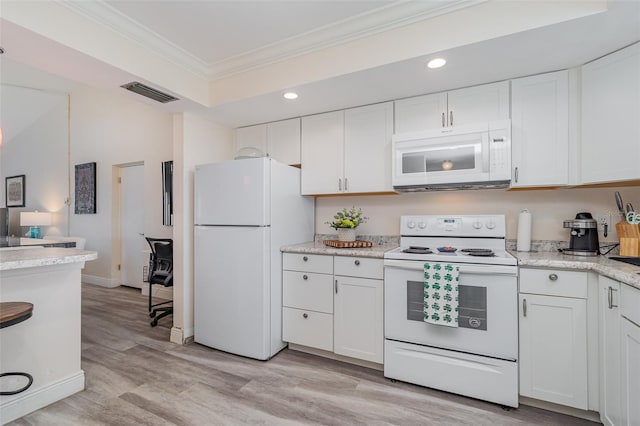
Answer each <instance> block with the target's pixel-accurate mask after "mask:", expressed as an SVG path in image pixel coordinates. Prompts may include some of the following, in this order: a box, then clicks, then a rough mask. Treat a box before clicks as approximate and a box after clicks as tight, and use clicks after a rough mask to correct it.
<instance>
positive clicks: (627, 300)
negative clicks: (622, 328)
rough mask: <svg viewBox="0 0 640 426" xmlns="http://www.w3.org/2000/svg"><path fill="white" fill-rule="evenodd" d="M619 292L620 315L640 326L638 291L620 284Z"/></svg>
mask: <svg viewBox="0 0 640 426" xmlns="http://www.w3.org/2000/svg"><path fill="white" fill-rule="evenodd" d="M620 292H621V295H620V296H621V297H620V313H621V314H622V315H624V316H625V317H626V318H627V319H629V320H631V321H633V322H635V323H636V325H639V326H640V290H638V289H636V288H633V287H631V286H630V285H627V284H622V285H621V286H620Z"/></svg>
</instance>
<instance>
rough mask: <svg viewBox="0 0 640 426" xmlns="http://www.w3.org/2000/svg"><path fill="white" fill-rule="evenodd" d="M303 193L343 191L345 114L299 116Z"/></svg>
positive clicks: (331, 113) (340, 112) (342, 112)
mask: <svg viewBox="0 0 640 426" xmlns="http://www.w3.org/2000/svg"><path fill="white" fill-rule="evenodd" d="M301 145H302V146H301V150H302V170H301V178H302V194H304V195H308V194H336V193H339V192H342V188H343V182H342V179H343V177H342V175H343V171H344V167H343V161H344V159H343V151H344V111H334V112H327V113H325V114H317V115H310V116H308V117H302V143H301Z"/></svg>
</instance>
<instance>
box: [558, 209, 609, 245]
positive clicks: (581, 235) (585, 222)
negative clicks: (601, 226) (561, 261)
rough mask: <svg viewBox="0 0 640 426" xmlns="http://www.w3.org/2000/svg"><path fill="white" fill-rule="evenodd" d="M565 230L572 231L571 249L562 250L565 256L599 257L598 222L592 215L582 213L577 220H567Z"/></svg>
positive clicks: (564, 223) (564, 225) (564, 224)
mask: <svg viewBox="0 0 640 426" xmlns="http://www.w3.org/2000/svg"><path fill="white" fill-rule="evenodd" d="M562 225H563V227H564V228H570V229H571V238H570V239H569V248H566V249H564V250H562V252H563V253H565V254H573V255H577V256H597V255H598V254H600V250H599V248H600V243H599V242H598V222H596V220H595V219H594V218H593V216H591V213H587V212H582V213H578V214H577V215H576V218H575V219H571V220H565V221H564V222H563V224H562Z"/></svg>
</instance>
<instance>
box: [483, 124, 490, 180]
mask: <svg viewBox="0 0 640 426" xmlns="http://www.w3.org/2000/svg"><path fill="white" fill-rule="evenodd" d="M489 155H490V147H489V135H487V134H486V133H483V134H482V171H483V172H488V171H489Z"/></svg>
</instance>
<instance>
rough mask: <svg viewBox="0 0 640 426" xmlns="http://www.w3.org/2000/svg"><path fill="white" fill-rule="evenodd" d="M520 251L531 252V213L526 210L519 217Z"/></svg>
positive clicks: (517, 246) (517, 247) (518, 244)
mask: <svg viewBox="0 0 640 426" xmlns="http://www.w3.org/2000/svg"><path fill="white" fill-rule="evenodd" d="M516 250H518V251H531V213H529V210H527V209H524V210H522V211H521V212H520V215H519V216H518V242H517V244H516Z"/></svg>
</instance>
